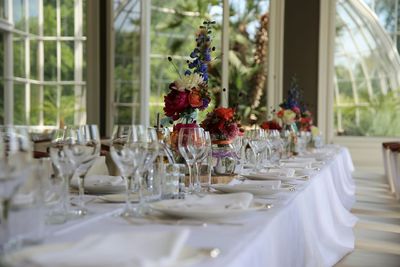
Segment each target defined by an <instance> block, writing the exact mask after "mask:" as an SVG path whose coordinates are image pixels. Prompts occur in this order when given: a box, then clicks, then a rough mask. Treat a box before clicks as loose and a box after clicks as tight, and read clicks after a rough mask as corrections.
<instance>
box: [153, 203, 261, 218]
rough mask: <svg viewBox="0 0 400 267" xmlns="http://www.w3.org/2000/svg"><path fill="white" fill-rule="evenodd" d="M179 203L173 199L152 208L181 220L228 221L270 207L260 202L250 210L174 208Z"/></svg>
mask: <svg viewBox="0 0 400 267" xmlns="http://www.w3.org/2000/svg"><path fill="white" fill-rule="evenodd" d="M179 201H183V200H181V199H171V200H164V201H162V202H158V203H152V204H150V207H151V208H152V209H153V210H155V211H158V212H161V213H163V214H165V215H169V216H173V217H179V218H192V219H199V220H204V219H226V218H234V217H240V216H243V215H244V214H247V213H250V212H254V211H258V210H266V209H268V207H267V206H266V205H265V204H263V203H259V202H253V203H252V204H251V205H250V207H249V208H247V209H204V208H203V209H200V208H199V209H195V208H183V207H182V206H177V207H174V206H173V204H174V203H178V202H179Z"/></svg>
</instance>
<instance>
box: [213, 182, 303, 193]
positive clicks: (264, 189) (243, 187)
mask: <svg viewBox="0 0 400 267" xmlns="http://www.w3.org/2000/svg"><path fill="white" fill-rule="evenodd" d="M211 187H212V188H214V189H216V190H218V191H221V192H224V193H238V192H248V193H252V194H253V195H273V194H276V193H280V192H289V191H293V190H294V188H295V187H294V186H293V185H289V184H281V186H280V188H276V189H275V188H271V187H268V186H263V185H251V184H235V185H229V184H213V185H211Z"/></svg>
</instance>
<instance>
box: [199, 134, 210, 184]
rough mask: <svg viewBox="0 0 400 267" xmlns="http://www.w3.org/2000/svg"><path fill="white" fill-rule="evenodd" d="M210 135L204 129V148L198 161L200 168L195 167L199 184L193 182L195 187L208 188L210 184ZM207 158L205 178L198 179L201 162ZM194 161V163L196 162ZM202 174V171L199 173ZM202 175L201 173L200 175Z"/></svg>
mask: <svg viewBox="0 0 400 267" xmlns="http://www.w3.org/2000/svg"><path fill="white" fill-rule="evenodd" d="M211 150H212V147H211V136H210V132H208V131H204V149H203V153H201V154H200V156H199V159H198V163H200V169H197V170H198V171H197V177H198V178H197V181H198V182H199V185H196V184H195V187H196V186H197V187H200V188H204V189H205V190H208V188H209V186H210V184H211V164H212V162H211V161H212V159H211ZM206 159H207V162H206V165H207V173H206V180H205V179H200V173H201V172H202V164H201V163H202V162H203V161H204V160H206ZM198 163H195V164H198ZM201 174H202V173H201ZM201 176H203V174H202V175H201Z"/></svg>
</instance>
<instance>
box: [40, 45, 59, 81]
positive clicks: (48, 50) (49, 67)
mask: <svg viewBox="0 0 400 267" xmlns="http://www.w3.org/2000/svg"><path fill="white" fill-rule="evenodd" d="M43 43H44V62H45V64H44V80H45V81H56V80H57V49H56V42H55V41H45V42H43Z"/></svg>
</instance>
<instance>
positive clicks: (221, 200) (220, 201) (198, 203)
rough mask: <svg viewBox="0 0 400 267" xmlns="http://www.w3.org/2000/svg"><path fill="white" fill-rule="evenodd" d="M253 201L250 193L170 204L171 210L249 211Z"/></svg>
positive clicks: (201, 198)
mask: <svg viewBox="0 0 400 267" xmlns="http://www.w3.org/2000/svg"><path fill="white" fill-rule="evenodd" d="M252 201H253V195H252V194H250V193H233V194H225V195H206V196H204V197H196V196H193V197H188V198H186V199H184V200H182V201H174V202H169V203H171V205H168V204H167V205H168V207H170V208H189V209H191V210H193V209H201V210H204V209H213V210H219V209H221V210H226V209H248V208H249V207H250V204H251V202H252Z"/></svg>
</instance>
